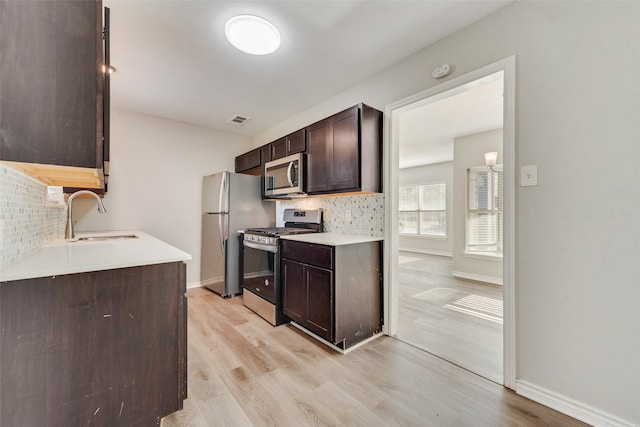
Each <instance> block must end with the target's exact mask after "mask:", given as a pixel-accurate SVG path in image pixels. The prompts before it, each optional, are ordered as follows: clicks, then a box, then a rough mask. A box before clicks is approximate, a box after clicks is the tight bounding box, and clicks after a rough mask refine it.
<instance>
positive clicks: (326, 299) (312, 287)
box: [304, 265, 333, 342]
mask: <svg viewBox="0 0 640 427" xmlns="http://www.w3.org/2000/svg"><path fill="white" fill-rule="evenodd" d="M304 274H305V282H306V285H307V323H306V325H305V326H307V327H308V328H309V329H310V330H311V331H312V332H314V333H316V334H318V335H319V336H321V337H322V338H324V339H326V340H327V341H330V342H333V272H332V271H331V270H325V269H324V268H317V267H312V266H309V265H305V267H304Z"/></svg>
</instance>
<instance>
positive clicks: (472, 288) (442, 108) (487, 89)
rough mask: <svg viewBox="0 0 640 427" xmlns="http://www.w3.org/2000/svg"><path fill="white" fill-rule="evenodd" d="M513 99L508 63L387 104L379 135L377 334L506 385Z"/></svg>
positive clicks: (510, 346) (511, 350) (510, 327)
mask: <svg viewBox="0 0 640 427" xmlns="http://www.w3.org/2000/svg"><path fill="white" fill-rule="evenodd" d="M514 92H515V58H513V57H511V58H507V59H505V60H503V61H499V62H498V63H494V64H491V65H489V66H487V67H483V68H482V69H480V70H476V71H474V72H471V73H468V74H465V75H463V76H461V77H458V78H456V79H452V80H450V81H448V82H445V83H443V84H441V85H438V86H436V87H434V88H432V89H429V90H427V91H424V92H421V93H419V94H416V95H414V96H412V97H409V98H406V99H404V100H402V101H399V102H397V103H394V104H392V105H390V106H388V107H387V109H386V113H387V114H386V124H387V127H386V129H387V132H386V135H385V138H387V143H386V144H385V147H386V150H387V152H386V153H385V154H386V159H387V160H386V163H385V167H386V168H385V188H387V189H390V191H387V192H386V196H385V210H386V235H385V241H386V242H387V250H386V251H385V265H386V267H387V268H386V277H385V319H386V322H385V333H387V334H388V335H391V336H393V337H395V338H398V339H400V340H403V341H406V342H408V343H410V344H413V345H415V346H417V347H419V348H422V349H424V350H426V351H429V352H431V353H433V354H435V355H437V356H440V357H442V358H444V359H446V360H449V361H451V362H452V363H455V364H457V365H459V366H462V367H463V368H466V369H468V370H470V371H473V372H475V373H477V374H479V375H482V376H484V377H486V378H488V379H490V380H492V381H495V382H498V383H500V384H504V385H505V386H507V387H509V388H514V387H515V358H514V354H515V325H514V323H515V322H514V320H515V313H514V308H515V301H514V297H513V286H514V283H513V277H514V271H513V270H514V264H513V256H514V253H513V251H514V244H513V235H514V231H513V217H514V216H513V214H514V192H515V186H514V183H513V182H514V169H515V162H514V152H515V148H514V145H515V144H514V134H515V133H514V127H515V126H514V125H515V114H514V101H515V93H514ZM485 152H498V161H497V164H496V165H495V166H492V167H491V168H489V167H487V166H486V165H485V159H484V153H485Z"/></svg>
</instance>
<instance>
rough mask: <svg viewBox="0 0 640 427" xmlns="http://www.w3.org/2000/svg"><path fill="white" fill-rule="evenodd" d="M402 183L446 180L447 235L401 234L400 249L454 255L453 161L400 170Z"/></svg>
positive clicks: (410, 183)
mask: <svg viewBox="0 0 640 427" xmlns="http://www.w3.org/2000/svg"><path fill="white" fill-rule="evenodd" d="M398 178H399V181H400V185H420V184H433V183H438V182H444V183H445V185H446V192H447V193H446V195H447V237H446V238H442V239H441V238H430V237H422V236H407V235H402V234H401V235H400V250H402V251H415V252H422V253H427V254H434V255H446V256H452V255H453V239H454V236H455V231H454V226H453V225H454V222H453V212H454V210H453V162H445V163H436V164H433V165H426V166H417V167H413V168H405V169H400V170H399V171H398Z"/></svg>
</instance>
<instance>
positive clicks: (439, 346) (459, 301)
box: [397, 252, 503, 384]
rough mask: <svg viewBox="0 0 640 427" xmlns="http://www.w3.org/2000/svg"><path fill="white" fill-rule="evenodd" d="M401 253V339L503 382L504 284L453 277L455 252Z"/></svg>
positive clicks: (399, 320) (398, 334)
mask: <svg viewBox="0 0 640 427" xmlns="http://www.w3.org/2000/svg"><path fill="white" fill-rule="evenodd" d="M399 255H400V256H399V269H398V272H399V274H398V282H399V283H398V314H399V316H398V333H397V338H398V339H401V340H403V341H405V342H407V343H410V344H412V345H415V346H417V347H419V348H421V349H424V350H426V351H428V352H430V353H433V354H435V355H437V356H440V357H443V358H444V359H446V360H448V361H451V362H453V363H455V364H457V365H459V366H462V367H464V368H466V369H469V370H471V371H472V372H475V373H477V374H479V375H482V376H483V377H485V378H488V379H490V380H492V381H495V382H497V383H498V384H502V382H503V381H502V377H503V368H502V366H503V361H502V357H503V355H502V347H503V341H502V339H503V337H502V287H501V286H498V285H492V284H488V283H480V282H474V281H470V280H463V279H458V278H456V277H453V276H452V275H451V272H452V269H453V265H452V264H453V263H452V260H451V258H450V257H443V256H436V255H425V254H419V253H414V252H400V253H399Z"/></svg>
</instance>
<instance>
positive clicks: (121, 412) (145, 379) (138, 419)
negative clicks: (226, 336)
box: [0, 262, 187, 427]
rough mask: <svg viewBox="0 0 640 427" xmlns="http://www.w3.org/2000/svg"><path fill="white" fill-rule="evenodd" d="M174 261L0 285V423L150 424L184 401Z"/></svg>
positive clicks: (182, 330)
mask: <svg viewBox="0 0 640 427" xmlns="http://www.w3.org/2000/svg"><path fill="white" fill-rule="evenodd" d="M185 273H186V267H185V264H184V263H182V262H175V263H166V264H157V265H149V266H142V267H130V268H123V269H117V270H105V271H96V272H89V273H80V274H70V275H62V276H56V277H45V278H37V279H27V280H18V281H11V282H4V283H0V325H1V326H2V328H1V333H0V341H1V347H0V348H1V355H0V425H2V426H51V427H57V426H79V425H94V426H158V425H160V419H161V418H162V417H164V416H166V415H169V414H171V413H173V412H175V411H177V410H180V409H182V402H183V400H184V399H185V398H186V366H187V365H186V356H187V353H186V351H187V348H186V344H187V340H186V328H187V327H186V320H187V318H186V316H187V312H186V310H187V307H186V304H187V303H186V294H185V292H186V274H185Z"/></svg>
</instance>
